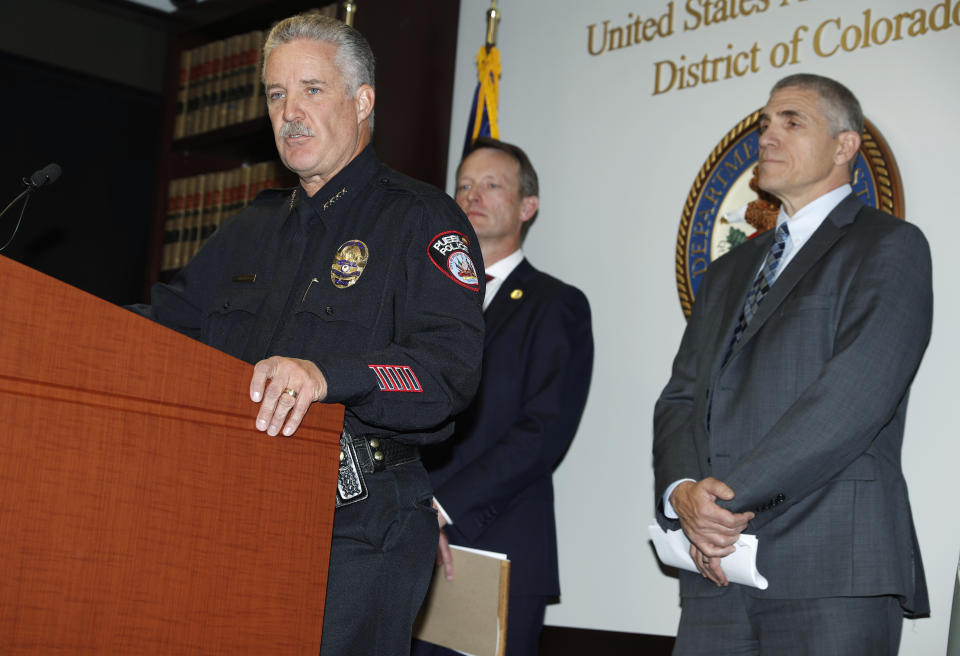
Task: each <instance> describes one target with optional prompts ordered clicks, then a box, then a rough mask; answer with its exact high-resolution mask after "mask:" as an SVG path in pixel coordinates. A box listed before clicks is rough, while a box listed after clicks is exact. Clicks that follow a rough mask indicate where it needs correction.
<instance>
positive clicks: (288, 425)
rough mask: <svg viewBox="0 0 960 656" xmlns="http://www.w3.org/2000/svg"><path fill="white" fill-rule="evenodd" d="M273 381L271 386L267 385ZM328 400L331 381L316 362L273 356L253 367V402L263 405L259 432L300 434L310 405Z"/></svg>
mask: <svg viewBox="0 0 960 656" xmlns="http://www.w3.org/2000/svg"><path fill="white" fill-rule="evenodd" d="M268 380H269V381H270V382H269V384H268V383H267V381H268ZM326 396H327V380H326V379H325V378H324V377H323V373H322V372H321V371H320V369H319V368H318V367H317V365H315V364H314V363H313V362H311V361H309V360H299V359H296V358H284V357H280V356H273V357H272V358H267V359H266V360H261V361H260V362H258V363H257V364H256V365H255V366H254V367H253V377H252V378H251V379H250V399H251V400H252V401H253V402H254V403H259V404H260V412H259V413H258V414H257V424H256V425H257V430H260V431H266V433H267V435H279V434H280V429H281V427H282V428H283V434H284V435H285V436H287V437H290V436H291V435H293V434H294V432H296V430H297V428H299V427H300V422H301V421H303V418H304V416H305V415H306V414H307V410H308V409H309V408H310V404H311V403H314V402H316V401H323V400H324V399H325V398H326Z"/></svg>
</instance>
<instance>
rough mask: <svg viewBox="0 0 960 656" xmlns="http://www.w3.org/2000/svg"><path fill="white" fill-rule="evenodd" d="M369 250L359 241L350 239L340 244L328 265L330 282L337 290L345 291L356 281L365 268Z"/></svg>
mask: <svg viewBox="0 0 960 656" xmlns="http://www.w3.org/2000/svg"><path fill="white" fill-rule="evenodd" d="M369 258H370V249H369V248H367V245H366V244H364V243H363V242H362V241H360V240H359V239H351V240H350V241H347V242H344V243H343V244H341V246H340V248H338V249H337V254H336V255H334V256H333V264H331V265H330V280H332V281H333V286H334V287H336V288H338V289H346V288H347V287H350V286H351V285H353V284H354V283H356V282H357V281H358V280H360V274H362V273H363V269H364V267H366V266H367V260H368V259H369Z"/></svg>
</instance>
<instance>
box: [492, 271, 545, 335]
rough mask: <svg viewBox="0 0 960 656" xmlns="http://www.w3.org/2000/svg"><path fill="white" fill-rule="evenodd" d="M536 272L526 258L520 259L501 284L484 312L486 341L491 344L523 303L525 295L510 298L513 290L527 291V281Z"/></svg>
mask: <svg viewBox="0 0 960 656" xmlns="http://www.w3.org/2000/svg"><path fill="white" fill-rule="evenodd" d="M535 274H536V269H534V268H533V266H532V265H531V264H530V263H529V262H528V261H527V259H526V258H524V259H523V260H521V261H520V264H518V265H517V266H516V267H514V269H513V271H511V272H510V275H509V276H507V279H506V280H504V281H503V284H502V285H500V289H498V290H497V295H496V296H494V297H493V301H491V302H490V305H489V306H488V307H487V310H486V311H485V312H484V313H483V319H484V323H485V324H486V333H485V335H484V343H485V344H489V343H490V341H491V340H492V338H493V336H494V335H495V334H496V333H497V331H498V330H499V329H500V327H501V326H503V324H504V323H505V322H506V320H507V317H509V316H510V315H511V314H513V312H514V311H515V310H516V309H517V308H519V307H520V304H521V303H523V297H521V298H519V299H513V298H510V294H511V292H513V290H515V289H520V290H521V291H526V289H525V288H526V282H527V281H528V280H529V279H530V278H532V277H533V276H534V275H535Z"/></svg>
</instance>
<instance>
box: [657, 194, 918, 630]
mask: <svg viewBox="0 0 960 656" xmlns="http://www.w3.org/2000/svg"><path fill="white" fill-rule="evenodd" d="M772 238H773V231H772V230H771V231H769V232H768V233H767V234H764V235H761V236H760V237H758V238H757V239H754V240H752V241H750V242H748V243H746V244H744V245H741V246H739V247H737V248H736V249H734V250H733V251H732V252H731V253H730V254H728V255H726V256H724V257H721V258H719V259H718V260H717V261H716V262H714V263H713V264H712V265H711V266H710V269H709V270H708V272H707V274H706V276H705V278H704V280H703V283H702V285H701V287H700V292H699V295H698V296H697V299H696V303H695V305H694V308H693V313H692V315H691V317H690V321H689V323H688V325H687V328H686V331H685V333H684V336H683V340H682V342H681V345H680V350H679V353H678V355H677V357H676V360H675V361H674V366H673V374H672V377H671V379H670V381H669V383H668V384H667V386H666V388H665V389H664V390H663V392H662V394H661V396H660V398H659V400H658V401H657V404H656V409H655V413H654V468H655V471H656V498H657V500H658V502H657V503H658V509H657V510H658V518H659V520H660V522H661V525H663V526H664V527H665V528H677V527H678V526H679V522H677V521H675V520H674V521H671V520H668V519H667V518H666V517H665V516H664V515H663V509H662V503H661V502H660V499H661V497H662V495H663V492H664V490H665V489H666V488H667V486H669V485H670V483H672V482H673V481H676V480H678V479H681V478H694V479H701V478H704V477H706V476H714V477H716V478H718V479H720V480H722V481H724V482H726V483H727V484H728V485H729V486H730V487H731V488H732V489H733V490H734V492H735V494H736V498H735V499H733V501H731V502H729V503H724V504H723V505H724V506H725V507H727V508H729V509H730V510H732V511H734V512H740V511H745V510H752V511H754V512H755V513H756V517H755V518H754V519H753V520H752V521H751V522H750V526H749V528H748V529H747V532H749V533H756V534H757V535H758V536H759V553H758V563H757V564H758V568H759V570H760V572H761V573H762V574H764V575H765V576H766V577H767V579H768V580H769V581H770V587H769V588H768V589H767V590H766V591H763V592H761V591H755V590H752V589H751V591H750V594H755V595H757V596H765V597H770V598H812V597H831V596H873V595H896V596H898V597H899V598H900V600H901V605H902V606H903V608H904V612H905V614H907V615H908V616H915V615H922V614H926V613H928V612H929V604H928V601H927V593H926V583H925V581H924V575H923V565H922V562H921V559H920V552H919V549H918V546H917V540H916V534H915V531H914V527H913V519H912V516H911V512H910V504H909V501H908V497H907V486H906V483H905V481H904V478H903V473H902V470H901V466H900V448H901V443H902V441H903V426H904V420H905V417H906V409H907V396H908V392H909V388H910V383H911V381H912V380H913V377H914V374H915V373H916V371H917V367H918V366H919V364H920V360H921V358H922V356H923V352H924V350H925V348H926V345H927V342H928V341H929V337H930V329H931V323H932V314H933V298H932V289H931V273H930V251H929V247H928V246H927V242H926V240H925V239H924V237H923V234H922V233H921V232H920V230H919V229H917V228H916V227H915V226H913V225H911V224H908V223H906V222H905V221H901V220H899V219H896V218H894V217H892V216H890V215H888V214H884V213H882V212H879V211H877V210H874V209H872V208H869V207H866V206H864V205H863V204H862V203H861V202H860V201H859V200H858V199H857V198H856V197H855V196H854V195H852V194H851V195H850V196H848V197H847V198H845V199H844V200H843V201H841V203H840V204H839V205H838V206H837V207H836V208H835V209H834V210H833V212H831V214H830V215H829V216H828V217H827V218H826V219H825V220H824V222H823V223H822V224H821V226H820V227H819V228H818V229H817V231H816V232H815V233H814V234H813V236H812V237H811V238H810V240H809V241H808V242H807V243H806V244H805V245H804V247H803V248H802V249H801V250H800V251H799V252H798V253H797V254H796V256H795V257H794V259H793V260H792V261H791V262H790V264H789V265H788V266H787V267H786V269H784V270H783V272H782V273H781V275H780V277H779V278H778V279H777V281H776V283H775V284H774V285H773V287H772V288H771V289H770V291H769V293H768V294H767V296H766V297H765V298H764V300H763V302H762V303H761V304H760V307H759V309H758V311H757V314H756V315H755V316H754V318H753V321H752V322H751V323H750V325H749V326H748V327H747V329H746V331H745V332H744V334H743V336H742V338H741V340H740V342H739V343H738V344H737V346H736V347H735V348H734V350H733V352H732V354H731V355H730V358H729V360H728V361H727V362H726V364H724V363H723V356H724V354H725V353H726V351H727V347H728V345H729V341H730V338H731V336H732V335H733V331H734V327H735V324H736V322H737V320H738V319H739V315H740V312H741V309H742V307H743V302H744V297H745V296H746V293H747V290H748V288H749V286H750V285H751V282H752V280H753V276H754V274H755V272H756V271H757V269H758V268H759V267H760V263H761V261H762V260H763V258H764V257H765V255H766V252H767V250H768V249H769V246H770V242H771V240H772ZM680 581H681V594H683V595H685V596H690V595H693V596H703V595H710V594H718V593H719V591H720V589H719V588H717V587H716V586H714V585H713V584H712V583H710V582H709V581H707V580H706V579H704V578H702V577H700V576H699V575H698V574H696V573H688V572H681V574H680Z"/></svg>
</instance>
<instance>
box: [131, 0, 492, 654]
mask: <svg viewBox="0 0 960 656" xmlns="http://www.w3.org/2000/svg"><path fill="white" fill-rule="evenodd" d="M263 82H264V87H265V91H266V100H267V106H268V110H269V116H270V121H271V123H272V126H273V131H274V135H275V138H276V144H277V149H278V151H279V153H280V158H281V159H282V160H283V163H284V164H285V165H286V166H287V168H289V169H290V170H291V171H293V172H294V173H296V174H297V175H298V177H299V178H300V184H299V186H298V187H297V188H295V189H292V190H271V191H265V192H263V193H261V194H260V195H259V196H257V198H256V199H255V200H254V202H253V203H252V204H251V205H250V206H249V207H247V208H246V209H244V210H243V211H241V212H240V213H239V214H237V215H235V216H233V217H231V218H230V219H229V220H228V221H226V222H224V224H223V225H222V226H221V227H220V229H219V230H218V231H217V232H216V233H215V234H214V235H213V236H212V237H211V238H210V240H209V241H208V242H207V243H206V244H205V245H204V247H203V248H202V249H201V250H200V251H199V252H198V253H197V255H196V257H195V258H194V259H193V260H192V261H191V262H190V263H189V264H188V265H187V266H186V267H184V269H183V270H181V271H180V272H179V273H178V274H177V276H176V277H175V278H174V279H173V280H172V281H171V282H170V283H169V284H158V285H156V286H155V287H154V288H153V291H152V305H151V306H137V307H135V308H134V309H135V310H137V311H139V312H141V313H142V314H145V315H147V316H149V317H151V318H152V319H154V320H156V321H158V322H160V323H162V324H164V325H167V326H169V327H171V328H174V329H176V330H178V331H179V332H181V333H184V334H186V335H189V336H191V337H194V338H196V339H199V340H201V341H203V342H205V343H206V344H209V345H210V346H213V347H215V348H217V349H220V350H222V351H224V352H226V353H229V354H231V355H234V356H236V357H239V358H242V359H244V360H246V361H248V362H250V363H256V364H255V367H254V372H253V376H252V379H251V381H250V397H251V399H252V400H253V401H254V402H258V403H259V404H260V409H259V413H258V415H257V417H256V427H257V429H258V430H260V431H264V432H266V433H267V434H268V435H271V436H275V435H280V434H282V435H285V436H289V435H292V434H293V433H294V431H296V429H297V427H298V426H299V424H300V421H301V420H302V418H303V416H304V415H305V413H306V412H307V410H308V409H309V407H310V404H311V403H315V402H325V403H342V404H344V405H345V406H346V414H345V421H344V438H342V439H341V445H342V447H343V450H344V453H345V454H346V456H347V462H348V463H350V462H355V464H356V468H357V469H358V470H360V471H361V472H362V481H361V480H360V478H356V479H351V480H350V481H349V483H350V485H353V484H356V486H357V487H356V489H355V490H354V491H351V489H352V488H351V487H350V485H347V486H346V487H344V478H343V471H344V469H343V468H341V488H342V489H345V490H347V493H345V494H344V495H342V498H338V506H339V507H338V508H337V510H336V512H335V514H334V527H333V541H332V544H331V555H330V572H329V580H328V584H327V596H326V611H325V617H324V625H323V640H322V648H321V653H322V654H324V655H334V654H337V655H344V656H346V655H350V656H353V655H356V654H363V655H364V656H373V655H394V654H406V653H407V652H408V651H409V646H410V632H411V625H412V623H413V619H414V616H415V614H416V611H417V609H418V608H419V606H420V603H421V601H422V600H423V597H424V595H425V593H426V589H427V585H428V583H429V580H430V575H431V572H432V564H433V558H434V554H435V552H436V547H437V537H438V525H437V516H436V512H435V511H434V510H433V508H432V507H431V489H430V483H429V480H428V478H427V475H426V472H425V471H424V469H423V466H422V465H421V464H420V462H419V456H418V449H417V447H418V445H423V444H429V443H434V442H438V441H440V440H443V439H445V438H446V437H448V436H449V435H450V434H451V432H452V429H453V424H452V421H451V418H452V417H453V415H454V414H456V413H457V412H459V411H461V410H463V409H464V408H465V407H466V405H467V403H468V402H469V400H470V398H471V397H472V396H473V393H474V391H475V389H476V387H477V383H478V379H479V374H480V363H481V356H482V347H483V316H482V314H481V307H480V306H481V301H482V299H483V288H484V284H483V282H482V280H483V270H482V263H481V261H480V257H479V252H478V251H477V250H476V248H475V244H476V239H475V236H474V233H473V230H472V228H471V227H470V224H469V223H468V222H467V221H466V219H465V217H464V216H463V214H462V213H461V212H460V210H459V209H458V208H457V206H456V204H455V203H454V202H453V200H451V199H450V198H448V197H447V196H446V195H445V194H443V193H442V192H440V191H439V190H437V189H435V188H433V187H431V186H429V185H426V184H423V183H420V182H417V181H415V180H412V179H410V178H407V177H405V176H403V175H400V174H398V173H396V172H395V171H393V170H391V169H389V168H387V167H386V166H384V165H382V164H381V163H380V162H379V161H378V160H377V157H376V155H375V154H374V152H373V150H372V147H371V146H370V145H369V144H370V140H371V135H372V131H373V106H374V65H373V53H372V52H371V51H370V47H369V45H368V44H367V42H366V40H364V38H363V37H362V36H361V35H360V34H359V33H358V32H357V31H355V30H354V29H353V28H351V27H348V26H346V25H344V24H343V23H341V22H339V21H336V20H334V19H330V18H327V17H324V16H322V15H320V14H319V13H317V12H308V13H305V14H300V15H297V16H293V17H290V18H287V19H285V20H283V21H281V22H280V23H278V24H277V25H275V26H274V27H273V29H272V30H271V32H270V34H269V35H268V37H267V40H266V44H265V46H264V66H263ZM361 486H362V488H364V489H363V490H361ZM361 491H362V493H361ZM332 493H333V491H331V494H332ZM341 502H342V503H341Z"/></svg>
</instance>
